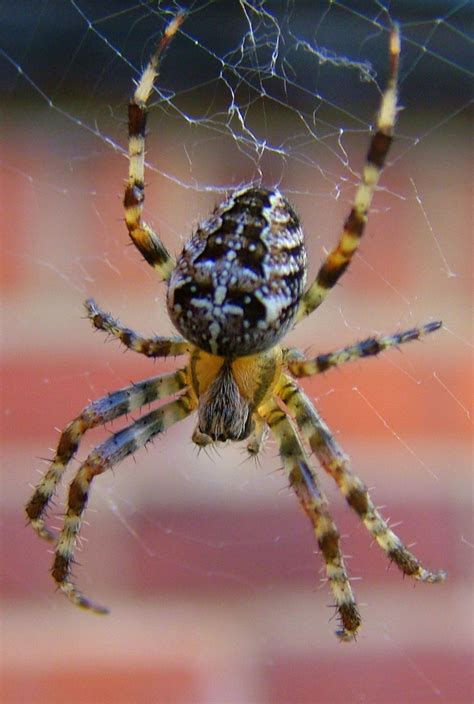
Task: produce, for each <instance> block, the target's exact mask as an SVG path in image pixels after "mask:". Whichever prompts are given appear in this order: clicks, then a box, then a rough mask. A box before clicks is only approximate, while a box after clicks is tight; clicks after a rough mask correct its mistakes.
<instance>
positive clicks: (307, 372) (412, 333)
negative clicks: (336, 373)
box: [285, 321, 442, 377]
mask: <svg viewBox="0 0 474 704" xmlns="http://www.w3.org/2000/svg"><path fill="white" fill-rule="evenodd" d="M441 325H442V323H441V322H440V321H434V322H432V323H427V325H422V326H421V327H418V328H412V329H411V330H405V331H404V332H397V333H395V334H394V335H384V336H382V337H368V338H367V339H366V340H361V342H356V343H355V344H354V345H348V346H347V347H341V348H340V349H338V350H335V352H328V353H327V354H318V356H317V357H314V358H313V359H305V357H304V355H303V354H302V353H301V352H299V351H298V350H296V349H289V350H285V364H286V366H287V368H288V370H289V372H290V373H291V374H292V375H293V376H295V377H302V376H311V375H313V374H320V373H321V372H325V371H326V370H327V369H330V368H331V367H339V366H340V365H341V364H345V362H353V361H355V360H357V359H361V358H362V357H371V356H373V355H376V354H379V353H380V352H383V351H384V350H386V349H388V348H389V347H398V346H399V345H402V344H403V343H404V342H410V341H411V340H419V339H420V338H421V337H424V335H428V334H429V333H430V332H434V331H435V330H439V328H440V327H441Z"/></svg>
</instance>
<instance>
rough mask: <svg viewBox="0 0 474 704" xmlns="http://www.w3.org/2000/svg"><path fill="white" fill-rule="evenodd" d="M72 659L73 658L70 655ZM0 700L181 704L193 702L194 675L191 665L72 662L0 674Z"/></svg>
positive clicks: (12, 702) (36, 703) (7, 702)
mask: <svg viewBox="0 0 474 704" xmlns="http://www.w3.org/2000/svg"><path fill="white" fill-rule="evenodd" d="M72 659H73V656H72ZM0 694H1V701H2V704H66V703H67V704H130V703H131V702H140V704H184V702H192V701H198V700H199V690H198V678H197V676H196V673H195V672H193V670H192V669H191V668H188V667H186V666H185V665H178V664H176V665H174V664H169V665H168V664H166V663H162V662H161V663H160V662H153V663H147V664H144V665H143V666H141V667H139V666H127V665H126V663H121V664H120V665H117V666H113V665H111V664H108V663H107V662H106V663H104V662H100V663H99V664H95V663H90V664H85V663H82V662H81V663H80V664H79V665H78V666H77V667H75V666H74V664H73V663H72V664H71V666H70V667H68V668H66V667H64V665H62V666H61V669H58V670H55V669H54V668H53V669H50V668H48V667H45V668H44V669H42V670H41V671H38V670H34V669H33V670H32V669H31V668H30V667H29V666H28V664H27V663H25V666H24V668H21V667H18V666H17V667H16V668H15V669H14V670H11V671H8V672H4V673H3V676H2V682H1V686H0Z"/></svg>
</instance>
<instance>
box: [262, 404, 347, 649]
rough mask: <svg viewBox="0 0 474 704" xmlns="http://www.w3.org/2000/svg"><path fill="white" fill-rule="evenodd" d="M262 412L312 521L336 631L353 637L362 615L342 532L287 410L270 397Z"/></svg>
mask: <svg viewBox="0 0 474 704" xmlns="http://www.w3.org/2000/svg"><path fill="white" fill-rule="evenodd" d="M259 413H261V415H262V417H263V418H264V419H265V421H266V422H267V423H268V425H269V427H270V430H271V432H272V433H273V435H274V436H275V437H276V439H277V441H278V443H279V446H280V448H279V450H280V456H281V458H282V460H283V465H284V468H285V471H286V474H287V475H288V479H289V482H290V485H291V488H292V489H293V490H294V492H295V494H296V496H297V497H298V499H299V501H300V503H301V506H302V508H303V510H304V512H305V513H306V515H307V516H308V518H309V520H310V521H311V523H312V526H313V530H314V533H315V536H316V539H317V541H318V545H319V548H320V550H321V552H322V554H323V557H324V561H325V563H326V574H327V579H328V581H329V584H330V586H331V589H332V592H333V595H334V599H335V602H336V608H337V611H338V614H339V616H340V619H341V628H340V629H339V630H338V631H337V635H338V637H339V638H340V639H341V640H345V641H349V640H352V639H353V638H354V637H355V635H356V632H357V629H358V628H359V626H360V622H361V618H360V614H359V611H358V609H357V605H356V602H355V598H354V594H353V592H352V588H351V585H350V582H349V578H348V576H347V571H346V567H345V564H344V559H343V556H342V553H341V549H340V545H339V533H338V530H337V528H336V525H335V523H334V521H333V520H332V518H331V514H330V513H329V508H328V502H327V499H326V497H325V496H324V493H323V491H322V489H321V487H320V485H319V481H318V478H317V475H316V473H315V471H314V470H313V469H312V468H311V466H310V464H309V462H308V458H307V457H306V453H305V450H304V448H303V446H302V444H301V440H300V439H299V437H298V434H297V432H296V430H295V429H294V427H293V425H292V423H291V421H290V420H289V419H288V417H287V415H286V414H285V412H284V411H282V410H281V408H280V407H279V406H278V405H277V404H276V403H275V402H274V401H269V402H267V403H265V405H264V407H263V408H260V409H259Z"/></svg>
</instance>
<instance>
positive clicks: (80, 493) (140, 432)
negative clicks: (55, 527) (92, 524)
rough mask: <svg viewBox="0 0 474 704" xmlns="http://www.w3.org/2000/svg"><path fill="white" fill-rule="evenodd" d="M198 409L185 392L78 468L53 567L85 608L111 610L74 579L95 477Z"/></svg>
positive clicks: (114, 438)
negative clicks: (77, 548)
mask: <svg viewBox="0 0 474 704" xmlns="http://www.w3.org/2000/svg"><path fill="white" fill-rule="evenodd" d="M194 408H195V401H194V399H192V398H191V396H189V395H187V394H183V396H181V397H180V398H178V399H176V400H175V401H170V402H169V403H166V404H165V405H164V406H161V407H160V408H158V409H156V410H154V411H151V412H150V413H147V414H146V415H144V416H142V417H141V418H139V419H138V420H136V421H135V422H134V423H132V424H131V425H129V426H128V427H127V428H124V429H123V430H120V431H119V432H117V433H115V434H114V435H112V436H111V437H110V438H109V439H108V440H106V441H105V442H103V443H102V444H101V445H99V446H98V447H96V448H95V449H94V450H93V451H92V452H91V453H90V455H89V456H88V457H87V459H86V460H85V462H84V463H83V464H82V465H81V467H80V468H79V470H78V471H77V473H76V475H75V477H74V479H73V480H72V482H71V485H70V487H69V496H68V502H67V510H66V515H65V517H64V525H63V528H62V530H61V533H60V535H59V538H58V542H57V545H56V551H55V558H54V563H53V568H52V571H51V572H52V575H53V579H54V580H55V582H56V584H57V585H58V587H59V588H60V589H61V591H62V592H64V594H66V596H67V597H68V599H69V600H70V601H71V602H72V603H73V604H75V605H76V606H80V607H82V608H84V609H88V610H91V611H94V612H96V613H107V612H108V609H107V608H105V607H103V606H99V605H97V604H94V603H93V602H91V601H89V599H87V597H85V596H84V595H83V594H82V593H81V592H80V591H79V590H78V589H77V588H76V586H75V585H74V583H73V582H72V579H71V564H72V563H73V557H74V548H75V546H76V541H77V536H78V533H79V530H80V527H81V521H82V514H83V512H84V509H85V508H86V505H87V500H88V497H89V489H90V485H91V483H92V480H93V479H94V477H96V476H98V475H99V474H102V473H103V472H105V470H107V469H110V468H111V467H113V466H114V465H116V464H117V463H118V462H121V461H122V460H123V459H125V457H127V456H128V455H131V454H132V453H134V452H136V451H137V450H138V449H139V448H140V447H143V446H144V445H146V443H148V442H149V441H150V440H151V439H152V438H154V437H156V436H157V435H158V434H160V433H163V432H164V431H165V430H167V428H169V427H170V426H171V425H173V424H174V423H177V422H178V421H180V420H183V418H186V416H188V415H189V414H190V413H191V412H192V411H193V410H194Z"/></svg>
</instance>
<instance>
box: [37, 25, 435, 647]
mask: <svg viewBox="0 0 474 704" xmlns="http://www.w3.org/2000/svg"><path fill="white" fill-rule="evenodd" d="M184 18H185V13H180V14H178V15H176V16H175V17H174V18H173V19H172V20H171V22H169V24H168V25H167V27H166V29H165V30H164V33H163V35H162V37H161V39H160V41H159V42H158V44H157V47H156V50H155V52H154V53H153V54H152V56H151V59H150V61H149V63H148V65H147V66H146V68H145V70H144V71H143V73H142V75H141V78H140V80H139V82H138V83H137V84H136V88H135V91H134V93H133V96H132V98H131V100H130V103H129V108H128V135H129V147H128V154H129V175H128V181H127V185H126V188H125V196H124V210H125V222H126V225H127V228H128V232H129V235H130V238H131V240H132V242H133V243H134V245H135V246H136V247H137V249H138V250H139V252H140V253H141V254H142V255H143V257H144V258H145V260H146V261H147V262H148V264H150V265H151V266H152V267H154V269H155V270H156V272H157V273H158V274H159V275H160V276H161V277H162V278H163V279H164V280H165V281H166V282H167V285H168V288H167V306H168V312H169V315H170V318H171V321H172V322H173V324H174V326H175V327H176V328H177V330H178V331H179V333H180V334H181V337H178V336H176V337H151V338H145V337H142V336H141V335H139V334H137V333H136V332H135V331H133V330H131V329H129V328H127V327H124V326H123V325H121V324H120V323H119V322H118V321H117V320H115V319H114V318H113V317H112V316H111V315H110V314H108V313H106V312H104V311H103V310H101V308H100V307H99V306H98V305H97V304H96V303H95V302H94V301H93V300H92V299H89V300H87V301H86V303H85V307H86V311H87V316H88V317H89V319H90V320H91V322H92V324H93V325H94V326H95V328H97V329H99V330H102V331H104V332H106V333H108V334H109V335H112V336H114V337H116V338H118V339H119V340H120V341H121V342H122V343H123V344H124V345H125V346H126V347H127V348H129V349H131V350H133V351H135V352H138V353H140V354H144V355H146V356H147V357H152V358H157V357H167V356H168V355H172V356H176V357H177V356H184V357H185V358H186V362H185V364H184V365H183V366H182V367H181V368H180V369H179V370H178V371H176V372H173V373H169V374H163V375H160V376H155V377H151V378H148V379H145V380H144V381H141V382H139V383H136V384H132V385H131V386H128V387H126V388H123V389H120V390H118V391H114V392H112V393H110V394H109V395H107V396H104V397H103V398H100V399H98V400H97V401H93V402H92V403H90V404H89V405H88V406H86V407H85V408H84V410H83V411H82V412H81V413H80V414H79V415H78V416H77V418H75V419H74V420H72V421H71V422H70V423H69V425H68V426H67V427H66V428H65V430H64V431H63V432H62V434H61V437H60V440H59V444H58V447H57V450H56V454H55V455H54V458H53V459H52V461H51V465H50V467H49V469H48V471H47V472H46V474H45V475H44V476H43V478H42V479H41V481H40V482H39V484H38V486H37V488H36V490H35V492H34V494H33V496H32V497H31V500H30V501H29V503H28V504H27V507H26V512H27V515H28V519H29V521H30V522H31V525H32V526H33V528H34V529H35V530H36V531H37V533H38V534H39V535H40V536H41V537H42V538H45V539H48V540H56V548H55V557H54V563H53V568H52V576H53V579H54V580H55V582H56V584H57V586H58V587H59V589H60V590H61V591H62V592H63V593H64V594H65V595H66V596H67V597H68V599H69V600H70V601H71V602H72V603H73V604H75V605H77V606H80V607H82V608H84V609H87V610H89V611H94V612H96V613H106V612H107V609H106V608H105V607H103V606H99V605H97V604H94V603H93V602H92V601H90V600H89V599H88V598H87V597H86V596H84V595H83V594H82V592H81V591H79V589H78V588H77V587H76V586H75V584H74V582H73V579H72V575H71V567H72V564H73V555H74V549H75V545H76V541H77V538H78V534H79V530H80V527H81V520H82V516H83V513H84V509H85V508H86V504H87V501H88V497H89V490H90V486H91V483H92V480H93V479H94V478H95V477H97V476H98V475H99V474H102V473H103V472H105V470H107V469H110V468H111V467H113V466H114V465H116V464H117V463H118V462H120V461H121V460H123V459H124V458H125V457H126V456H127V455H131V454H133V453H135V452H136V451H137V450H138V449H139V448H140V447H143V446H144V445H146V444H147V443H148V442H150V440H152V438H154V437H156V436H157V435H158V434H160V433H163V432H164V431H165V430H166V429H167V428H169V427H170V426H171V425H173V424H174V423H177V422H178V421H180V420H183V419H184V418H186V417H187V416H189V415H190V414H191V413H193V412H194V411H197V425H196V428H195V430H194V433H193V435H192V440H193V442H194V443H196V445H198V446H199V447H205V446H207V445H210V444H212V443H216V442H224V441H226V440H233V441H241V440H245V441H246V442H247V445H246V447H247V450H248V452H249V453H250V454H252V455H256V454H257V453H258V452H259V450H260V449H261V447H262V445H263V442H264V438H265V435H266V432H267V429H268V430H269V431H270V432H271V433H272V434H273V436H274V438H275V439H276V441H277V443H278V446H279V454H280V457H281V460H282V462H283V467H284V470H285V472H286V476H287V478H288V482H289V485H290V486H291V488H292V489H293V490H294V492H295V494H296V496H297V498H298V500H299V502H300V504H301V506H302V508H303V510H304V512H305V513H306V515H307V516H308V518H309V520H310V522H311V525H312V528H313V531H314V534H315V537H316V540H317V543H318V546H319V549H320V552H321V554H322V557H323V559H324V563H325V568H326V575H327V581H328V582H329V585H330V587H331V590H332V593H333V597H334V601H335V606H336V609H337V613H338V616H339V620H340V626H339V627H338V630H337V631H336V633H337V635H338V636H339V638H340V639H341V640H344V641H349V640H352V639H354V638H355V636H356V633H357V631H358V629H359V626H360V623H361V618H360V614H359V610H358V608H357V604H356V600H355V597H354V594H353V590H352V586H351V583H350V579H349V577H348V574H347V570H346V566H345V563H344V558H343V555H342V553H341V546H340V537H339V533H338V530H337V528H336V525H335V523H334V521H333V519H332V517H331V514H330V512H329V508H328V502H327V499H326V497H325V495H324V493H323V491H322V489H321V486H320V483H319V479H318V476H317V474H316V472H315V470H314V469H313V467H312V465H311V462H310V459H309V450H310V451H312V452H313V453H314V455H315V456H316V458H317V459H318V461H319V463H320V464H321V465H322V467H323V469H324V470H325V471H326V472H327V473H328V474H329V475H330V476H331V477H332V478H333V479H334V480H335V481H336V483H337V486H338V487H339V489H340V491H341V493H342V494H343V496H344V497H345V499H346V501H347V503H348V504H349V506H350V507H351V508H352V509H353V510H354V511H355V512H356V514H357V515H358V516H359V518H360V519H361V521H362V522H363V523H364V525H365V527H366V528H367V530H368V531H369V533H370V535H371V536H372V537H373V538H374V540H375V541H376V542H377V543H378V545H379V546H380V547H381V548H382V550H383V551H384V552H385V553H386V554H387V556H388V558H389V559H390V560H391V561H393V562H395V563H396V565H397V566H398V567H399V568H400V570H401V571H402V573H403V574H406V575H409V576H411V577H414V578H415V579H417V580H420V581H422V582H430V583H433V582H441V581H443V580H444V579H445V576H446V575H445V573H444V572H443V571H439V572H430V571H429V570H427V569H426V568H425V567H423V565H422V564H421V563H420V562H419V560H418V559H417V558H416V557H415V555H413V553H412V552H410V551H409V550H408V549H407V547H406V546H405V545H404V544H403V542H402V541H401V540H400V538H399V537H398V536H397V535H396V534H395V533H394V532H393V531H392V530H391V528H390V527H389V526H388V524H387V522H386V521H385V520H384V518H383V517H382V516H381V514H380V513H379V511H378V510H377V509H376V507H375V506H374V504H373V502H372V499H371V498H370V495H369V493H368V491H367V488H366V487H365V485H364V484H363V482H362V481H361V480H360V479H359V478H358V477H357V476H356V475H355V474H354V473H353V472H352V470H351V467H350V462H349V459H348V457H347V456H346V455H345V454H344V452H343V450H342V449H341V448H340V446H339V444H338V443H337V442H336V440H335V438H334V436H333V435H332V434H331V431H330V430H329V428H328V426H327V425H326V423H325V422H324V420H323V419H322V418H321V416H320V415H319V413H318V411H317V410H316V408H315V407H314V406H313V404H312V403H311V401H310V400H309V398H308V397H307V396H306V395H305V393H304V392H303V391H302V389H301V388H300V387H299V385H298V383H297V382H296V381H295V379H298V378H301V377H307V376H311V375H313V374H320V373H321V372H325V371H326V370H328V369H330V368H331V367H336V366H339V365H341V364H344V363H346V362H349V361H352V360H356V359H360V358H362V357H368V356H372V355H377V354H379V353H380V352H382V351H383V350H386V349H388V348H390V347H394V346H398V345H401V344H402V343H405V342H408V341H410V340H417V339H419V338H421V337H422V336H424V335H427V334H428V333H431V332H434V331H435V330H437V329H438V328H440V326H441V322H431V323H428V324H426V325H423V326H420V327H416V328H412V329H410V330H407V331H404V332H397V333H395V334H393V335H386V336H380V337H370V338H368V339H366V340H363V341H361V342H357V343H355V344H353V345H349V346H347V347H343V348H341V349H338V350H336V351H333V352H329V353H327V354H320V355H318V356H316V357H314V358H313V359H307V358H306V357H305V356H304V355H303V353H301V352H300V351H298V350H296V349H293V348H286V347H282V346H280V344H279V342H280V340H281V338H282V337H283V336H284V335H285V333H286V332H287V331H288V330H289V329H290V328H291V327H292V326H293V325H294V324H295V323H298V322H299V321H301V320H302V319H303V318H305V317H306V316H307V315H309V314H310V313H312V312H313V311H314V310H316V309H317V308H318V307H319V306H320V305H321V303H322V302H323V301H324V299H325V298H326V296H327V294H328V293H329V291H330V290H331V289H332V288H333V287H334V286H335V284H336V283H337V282H338V281H339V279H340V277H341V276H342V274H343V273H344V272H345V270H346V269H347V267H348V265H349V264H350V262H351V260H352V258H353V256H354V253H355V252H356V251H357V248H358V246H359V243H360V239H361V237H362V234H363V232H364V228H365V224H366V222H367V216H368V211H369V207H370V205H371V202H372V198H373V195H374V192H375V190H376V187H377V183H378V181H379V177H380V174H381V171H382V169H383V165H384V162H385V159H386V156H387V153H388V150H389V147H390V143H391V141H392V133H393V128H394V124H395V119H396V114H397V76H398V64H399V55H400V35H399V30H398V28H397V27H396V26H395V27H393V29H392V30H391V32H390V40H389V76H388V80H387V84H386V87H385V90H384V92H383V93H382V96H381V103H380V107H379V111H378V115H377V119H376V131H375V133H374V134H373V136H372V138H371V141H370V146H369V150H368V153H367V157H366V161H365V164H364V167H363V170H362V176H361V180H360V183H359V185H358V187H357V190H356V193H355V196H354V201H353V204H352V208H351V211H350V213H349V216H348V217H347V219H346V221H345V223H344V226H343V229H342V232H341V234H340V236H339V241H338V243H337V245H336V246H335V247H334V249H333V250H332V251H330V252H329V254H328V255H327V257H326V259H325V261H324V262H323V264H322V266H321V267H320V269H319V272H318V274H317V276H316V278H315V280H314V281H313V282H312V283H311V284H310V285H309V286H308V287H305V285H306V274H307V265H306V252H305V246H304V238H303V232H302V228H301V225H300V221H299V219H298V217H297V215H296V213H295V211H294V210H293V208H292V206H291V205H290V203H289V202H288V201H287V200H286V198H285V197H284V196H283V195H282V194H281V193H280V191H279V190H278V189H276V188H273V189H267V188H263V187H261V186H260V185H250V186H247V187H245V188H241V189H239V190H237V191H236V192H234V193H232V194H231V195H230V196H229V197H228V198H227V199H226V200H225V201H224V202H223V203H221V204H220V205H218V206H217V207H216V208H215V210H214V212H213V213H212V214H211V216H210V217H209V218H208V219H207V220H205V221H204V222H202V223H201V224H200V226H199V227H197V229H196V231H195V233H194V234H193V235H192V237H191V238H190V239H189V240H188V241H187V242H186V244H185V245H184V248H183V251H182V252H181V254H180V256H179V257H178V259H177V261H175V260H174V259H173V257H172V256H171V255H170V254H169V253H168V251H167V250H166V248H165V247H164V245H163V243H162V242H161V240H160V239H159V237H158V235H156V234H155V233H154V232H153V231H152V229H151V228H150V227H149V226H148V225H147V224H146V223H145V222H144V221H143V220H142V210H143V202H144V195H145V185H144V169H145V123H146V118H147V101H148V99H149V97H150V94H151V93H152V90H153V87H154V82H155V79H156V77H157V75H158V70H159V65H160V61H161V58H162V56H163V53H164V51H165V49H166V48H167V47H168V45H169V44H170V42H171V41H172V39H173V37H174V36H175V35H176V33H177V32H178V30H179V28H180V26H181V24H182V23H183V21H184ZM166 397H173V398H172V400H169V401H168V402H167V403H164V404H163V405H161V406H159V407H158V408H156V409H155V410H151V411H149V412H147V413H146V414H144V415H141V416H140V417H139V418H138V419H137V420H135V421H134V422H132V423H131V424H130V425H128V426H127V427H125V428H124V429H122V430H119V431H118V432H115V433H114V434H113V435H111V437H110V438H109V439H107V440H105V442H103V443H102V444H100V445H98V446H97V447H96V448H95V449H93V450H92V452H91V453H90V454H89V455H88V457H87V458H86V460H85V461H84V462H83V463H82V464H81V466H80V468H79V469H78V471H77V472H76V474H75V476H74V478H73V480H72V482H71V485H70V487H69V495H68V500H67V510H66V513H65V516H64V523H63V527H62V530H61V532H60V534H59V536H58V537H57V539H56V536H55V535H54V533H53V532H52V531H51V530H50V529H49V528H48V527H47V526H46V523H45V515H46V511H47V508H48V505H49V503H50V501H51V499H52V497H53V495H54V493H55V491H56V488H57V486H58V483H59V482H60V480H61V478H62V476H63V473H64V471H65V469H66V467H67V465H68V464H69V462H70V461H71V459H72V458H73V456H74V455H75V453H76V451H77V449H78V447H79V443H80V441H81V439H82V436H83V435H84V433H86V431H87V430H89V429H90V428H94V427H96V426H101V425H104V424H105V423H108V422H109V421H112V420H113V419H115V418H119V417H121V416H124V415H126V414H128V413H130V412H132V411H135V410H136V409H141V408H143V407H144V406H146V405H148V404H150V403H151V402H153V401H156V400H159V399H164V398H166Z"/></svg>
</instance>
